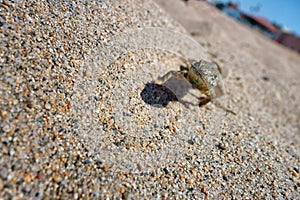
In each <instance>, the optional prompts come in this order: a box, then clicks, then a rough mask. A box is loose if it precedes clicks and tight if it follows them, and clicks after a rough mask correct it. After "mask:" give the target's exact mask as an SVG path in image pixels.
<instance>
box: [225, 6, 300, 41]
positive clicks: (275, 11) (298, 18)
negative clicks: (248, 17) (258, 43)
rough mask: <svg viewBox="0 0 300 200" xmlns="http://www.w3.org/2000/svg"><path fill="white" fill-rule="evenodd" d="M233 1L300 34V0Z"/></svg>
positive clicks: (242, 7) (249, 12)
mask: <svg viewBox="0 0 300 200" xmlns="http://www.w3.org/2000/svg"><path fill="white" fill-rule="evenodd" d="M224 2H229V0H228V1H224ZM232 2H235V3H238V5H239V9H240V10H242V11H244V12H246V13H248V14H254V15H258V16H261V17H264V18H266V19H268V20H269V21H270V22H276V23H277V24H279V25H281V26H283V27H285V28H287V29H288V30H290V31H292V32H293V33H295V34H297V35H298V36H300V0H232Z"/></svg>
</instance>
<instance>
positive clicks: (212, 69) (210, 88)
mask: <svg viewBox="0 0 300 200" xmlns="http://www.w3.org/2000/svg"><path fill="white" fill-rule="evenodd" d="M187 79H188V80H189V82H190V83H191V84H192V86H193V87H194V88H197V89H199V90H200V91H201V92H203V93H204V94H205V95H206V96H208V97H209V98H211V99H213V98H215V97H219V96H222V95H223V93H224V87H223V82H222V76H221V73H220V71H219V69H218V67H217V66H216V65H215V64H214V63H211V62H207V61H205V60H200V61H198V62H194V63H193V64H192V66H191V68H190V69H189V71H188V75H187Z"/></svg>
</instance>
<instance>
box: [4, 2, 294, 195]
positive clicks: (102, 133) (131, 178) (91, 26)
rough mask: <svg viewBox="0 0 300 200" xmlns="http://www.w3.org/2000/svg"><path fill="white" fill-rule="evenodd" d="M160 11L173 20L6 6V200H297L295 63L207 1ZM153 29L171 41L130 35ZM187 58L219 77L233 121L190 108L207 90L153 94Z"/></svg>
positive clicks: (80, 5)
mask: <svg viewBox="0 0 300 200" xmlns="http://www.w3.org/2000/svg"><path fill="white" fill-rule="evenodd" d="M160 4H161V5H162V7H164V8H166V9H167V10H168V13H169V14H170V15H167V13H166V12H164V11H163V10H161V9H160V8H159V7H157V5H156V4H154V3H153V2H152V1H142V0H139V1H105V2H104V1H94V2H93V1H64V2H60V1H59V2H57V1H53V2H52V1H47V2H44V1H37V2H36V1H34V2H30V1H26V2H16V1H15V2H10V1H3V2H1V3H0V9H1V13H3V15H1V18H0V20H1V23H0V24H1V27H0V28H1V29H0V34H1V35H0V36H1V37H0V38H1V39H0V43H1V45H0V50H1V51H0V56H1V57H0V62H1V68H0V73H1V76H0V77H1V78H0V86H1V87H0V100H1V101H0V106H1V113H0V114H1V115H0V116H1V118H0V119H1V124H0V127H1V133H0V137H1V143H0V150H1V151H0V152H1V153H0V197H1V198H3V199H12V198H13V197H16V198H21V199H22V198H25V199H27V198H34V199H48V198H49V199H51V198H57V199H159V198H161V199H171V198H174V199H181V198H186V199H204V198H211V199H218V198H225V199H226V198H227V199H229V198H235V199H245V198H251V199H255V198H258V199H261V198H265V197H266V198H289V199H297V198H298V199H299V187H300V180H299V168H300V157H299V152H300V151H299V103H298V102H299V78H298V76H299V70H300V69H299V67H298V66H297V65H298V63H299V60H300V59H299V55H297V54H295V53H293V52H291V51H289V50H286V49H284V48H283V47H281V46H278V45H276V44H274V43H272V42H270V41H268V40H267V39H265V38H264V37H262V36H260V35H259V34H257V33H255V32H254V31H252V30H249V29H248V28H245V27H243V26H242V25H239V24H238V23H236V22H234V21H233V20H231V19H229V18H227V17H225V16H224V15H223V14H221V13H219V12H218V11H216V10H215V9H213V8H211V7H209V6H207V5H206V4H205V3H201V2H195V1H190V2H189V4H188V5H186V4H184V3H182V2H181V1H175V0H174V1H171V0H170V1H160ZM172 13H176V15H174V14H172ZM180 23H182V25H180ZM145 27H160V28H163V29H164V30H168V31H167V32H163V33H164V34H158V35H156V34H152V33H153V32H151V31H150V33H149V31H148V32H147V31H146V32H143V33H144V34H142V35H139V34H138V35H135V36H134V37H127V36H128V34H127V36H126V34H125V35H122V34H121V32H126V31H130V30H137V29H138V28H145ZM184 27H185V28H184ZM143 30H145V29H143ZM148 30H149V29H148ZM155 30H157V29H155ZM170 31H171V35H170V34H169V33H170ZM189 32H190V33H191V34H192V35H193V37H194V39H195V40H197V41H198V42H199V44H200V45H199V44H198V43H195V41H193V39H192V38H191V37H190V36H189V34H188V33H189ZM134 33H135V32H134ZM160 33H162V32H160ZM129 35H130V34H129ZM132 35H134V34H131V35H130V36H132ZM151 38H156V39H157V41H153V42H154V44H155V45H154V46H155V47H156V48H153V43H152V46H150V47H151V48H139V47H137V46H136V45H135V44H139V45H141V44H142V45H144V46H145V47H147V45H148V44H146V43H144V42H145V41H149V39H151ZM186 41H188V42H186ZM148 47H149V46H148ZM195 52H196V53H195ZM189 58H197V59H203V58H205V59H208V60H212V61H215V62H217V63H218V64H219V65H220V67H221V69H222V71H223V73H224V75H226V78H224V85H225V87H226V94H225V95H224V96H223V97H221V98H219V99H218V101H219V103H220V104H221V105H222V106H223V107H226V108H228V109H231V110H232V111H234V112H235V113H236V115H233V114H232V113H229V112H226V111H225V110H224V109H222V108H220V107H218V106H216V104H213V103H209V104H207V105H205V106H203V107H198V106H192V105H190V104H188V106H187V105H186V104H185V103H182V102H183V101H186V102H189V103H195V102H196V101H197V98H196V97H195V95H199V91H197V90H192V89H191V87H190V85H189V84H188V83H186V82H185V81H184V80H182V79H179V78H177V77H172V78H171V79H169V80H168V81H167V84H164V85H159V84H157V83H158V82H157V81H158V79H159V77H160V76H163V75H165V74H167V73H168V72H169V71H170V70H178V69H179V68H180V65H187V59H189ZM178 85H180V87H178ZM177 89H178V91H177ZM166 103H168V104H167V105H165V104H166Z"/></svg>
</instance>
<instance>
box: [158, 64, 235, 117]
mask: <svg viewBox="0 0 300 200" xmlns="http://www.w3.org/2000/svg"><path fill="white" fill-rule="evenodd" d="M189 63H190V64H189V65H188V66H189V67H185V66H181V67H180V70H179V71H169V72H168V73H167V74H165V75H164V76H162V77H159V78H158V80H159V81H161V82H165V81H166V80H167V79H169V78H170V77H172V76H174V75H175V76H176V75H179V76H181V77H183V78H184V79H185V80H186V81H188V82H189V83H190V84H191V85H192V87H193V88H194V89H198V90H200V92H201V93H202V94H204V96H201V97H197V98H198V99H199V103H198V105H199V106H203V105H205V104H207V103H209V102H211V101H212V102H213V103H214V104H216V105H217V106H218V107H221V108H222V109H224V110H225V111H227V112H230V113H232V114H235V113H234V112H233V111H231V110H228V109H227V108H224V107H223V106H222V105H221V104H220V103H218V102H216V101H215V99H216V98H217V97H220V96H222V95H223V94H224V86H223V81H222V75H221V70H220V68H219V67H218V66H217V65H216V64H215V63H212V62H208V61H205V60H200V61H190V62H189Z"/></svg>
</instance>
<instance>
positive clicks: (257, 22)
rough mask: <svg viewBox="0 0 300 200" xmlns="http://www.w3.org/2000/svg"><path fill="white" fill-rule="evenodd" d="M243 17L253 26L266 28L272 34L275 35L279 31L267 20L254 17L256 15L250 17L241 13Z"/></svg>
mask: <svg viewBox="0 0 300 200" xmlns="http://www.w3.org/2000/svg"><path fill="white" fill-rule="evenodd" d="M241 17H242V18H244V19H247V20H248V21H250V23H251V24H253V25H259V26H261V27H264V28H265V29H266V30H268V31H269V32H270V33H275V32H276V31H278V30H277V28H276V27H275V26H274V25H273V24H271V23H270V22H269V21H268V20H266V19H265V18H262V17H258V16H254V15H248V14H245V13H241Z"/></svg>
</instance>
